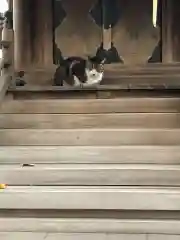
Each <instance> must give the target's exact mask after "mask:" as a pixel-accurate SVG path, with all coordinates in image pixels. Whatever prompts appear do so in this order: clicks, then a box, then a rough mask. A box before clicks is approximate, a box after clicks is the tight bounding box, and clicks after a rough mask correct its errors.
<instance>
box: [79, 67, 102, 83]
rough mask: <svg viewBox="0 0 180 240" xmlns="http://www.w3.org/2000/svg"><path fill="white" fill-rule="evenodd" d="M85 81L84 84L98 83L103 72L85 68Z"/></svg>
mask: <svg viewBox="0 0 180 240" xmlns="http://www.w3.org/2000/svg"><path fill="white" fill-rule="evenodd" d="M85 72H86V76H87V81H86V83H84V84H83V85H84V86H89V85H96V84H99V83H100V82H101V81H102V79H103V72H98V71H97V70H96V69H92V70H89V69H85Z"/></svg>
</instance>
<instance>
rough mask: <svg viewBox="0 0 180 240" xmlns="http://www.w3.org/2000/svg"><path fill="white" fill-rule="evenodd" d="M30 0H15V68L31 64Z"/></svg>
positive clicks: (26, 66)
mask: <svg viewBox="0 0 180 240" xmlns="http://www.w3.org/2000/svg"><path fill="white" fill-rule="evenodd" d="M29 15H30V13H29V0H13V28H14V65H15V70H17V71H18V70H21V69H26V68H28V67H29V64H30V53H31V49H30V23H29V20H30V18H29Z"/></svg>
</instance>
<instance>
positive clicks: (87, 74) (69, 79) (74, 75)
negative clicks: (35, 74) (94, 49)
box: [54, 56, 105, 87]
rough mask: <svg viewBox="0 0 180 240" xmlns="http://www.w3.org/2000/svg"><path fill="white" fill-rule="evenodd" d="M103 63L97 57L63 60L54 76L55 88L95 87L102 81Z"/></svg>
mask: <svg viewBox="0 0 180 240" xmlns="http://www.w3.org/2000/svg"><path fill="white" fill-rule="evenodd" d="M104 62H105V60H100V59H98V57H96V56H95V57H88V59H84V58H81V57H69V58H67V59H64V60H63V61H62V62H61V64H60V66H58V67H57V69H56V72H55V74H54V85H55V86H64V85H70V86H79V87H83V86H90V85H97V84H99V83H100V82H101V81H102V79H103V74H104Z"/></svg>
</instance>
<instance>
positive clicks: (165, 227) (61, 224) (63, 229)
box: [0, 217, 180, 240]
mask: <svg viewBox="0 0 180 240" xmlns="http://www.w3.org/2000/svg"><path fill="white" fill-rule="evenodd" d="M0 232H1V234H2V232H4V233H5V232H6V234H5V235H2V236H6V235H8V233H9V234H10V233H11V234H12V235H13V234H14V236H16V235H17V236H18V239H21V238H20V237H19V236H21V235H22V236H23V237H24V238H22V239H27V238H26V237H27V236H28V234H30V233H31V238H30V239H32V237H33V233H34V236H38V233H40V234H41V235H42V236H43V238H42V239H44V236H45V234H44V232H45V233H46V235H47V234H49V236H51V237H52V235H55V234H57V235H58V237H59V238H57V239H63V238H62V236H63V234H65V235H66V234H67V236H66V238H64V239H65V240H69V239H72V238H71V237H72V234H74V236H73V237H76V236H78V238H77V239H79V237H80V236H81V235H82V236H83V239H87V237H88V236H89V234H90V236H91V237H94V236H96V234H97V236H98V237H100V236H102V235H105V236H106V237H105V238H103V240H104V239H107V235H108V236H109V235H110V236H111V235H114V236H116V238H117V239H120V240H121V238H120V237H121V234H122V239H123V240H124V239H125V240H126V234H127V236H128V237H131V238H130V240H134V239H136V238H135V237H136V236H137V237H138V239H141V238H139V237H142V236H143V237H144V236H145V237H146V238H144V239H143V240H145V239H147V236H146V234H153V236H154V238H152V240H157V239H159V238H157V236H158V237H161V236H163V235H161V234H165V235H164V238H162V239H165V240H166V239H171V240H174V239H175V240H176V239H178V238H177V236H176V234H180V221H179V220H173V219H172V220H161V219H159V220H156V219H151V220H143V219H137V220H133V219H93V218H92V219H91V218H83V219H82V218H72V219H68V218H22V217H19V218H17V217H13V218H0ZM12 232H14V233H12ZM58 233H61V234H62V235H61V234H60V235H59V234H58ZM35 234H36V235H35ZM123 234H124V235H123ZM138 234H141V235H138ZM156 234H158V235H156ZM166 234H167V235H166ZM171 234H172V235H171ZM170 235H171V236H170ZM60 236H61V237H60ZM167 236H168V237H169V238H166V237H167ZM38 237H40V235H39V236H38ZM133 237H134V238H133ZM148 237H149V236H148ZM171 237H172V238H171ZM173 237H175V238H173ZM116 238H115V239H116ZM1 239H2V240H4V239H3V238H1ZM5 239H6V238H5ZM10 239H16V238H10ZM34 239H41V238H34ZM50 239H56V238H50ZM64 239H63V240H64ZM73 239H74V238H73ZM75 239H76V238H75ZM97 239H101V238H97ZM109 239H111V238H109ZM109 239H108V240H109ZM113 239H114V238H113ZM128 240H129V238H128Z"/></svg>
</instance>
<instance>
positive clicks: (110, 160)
mask: <svg viewBox="0 0 180 240" xmlns="http://www.w3.org/2000/svg"><path fill="white" fill-rule="evenodd" d="M0 163H1V164H3V165H4V164H6V165H7V164H19V165H21V164H52V166H53V164H77V165H78V164H155V165H156V164H162V165H163V164H166V165H177V166H178V165H179V164H180V147H179V146H0Z"/></svg>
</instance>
